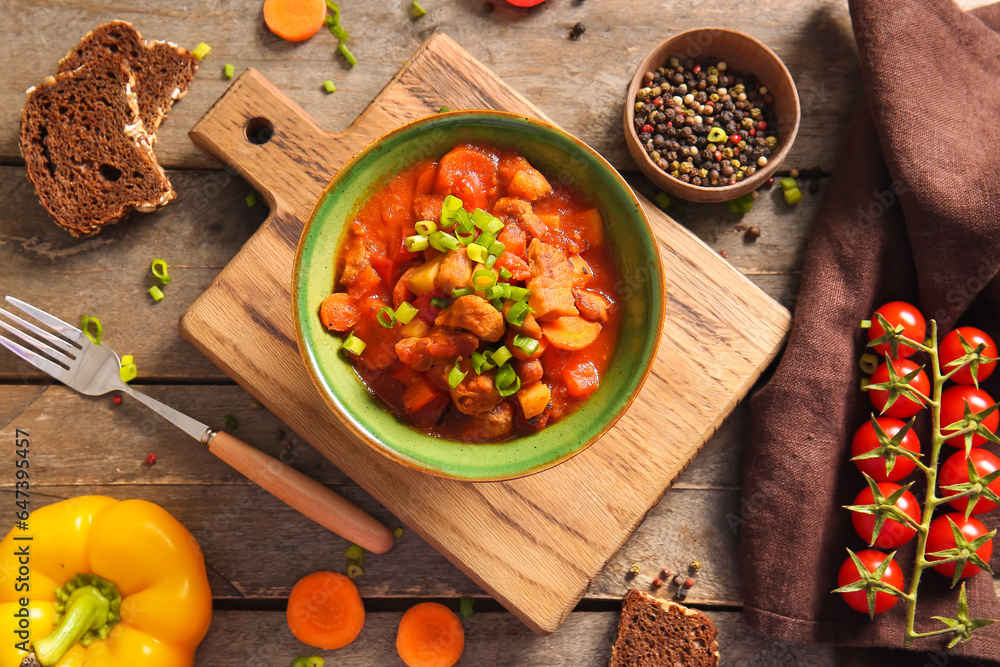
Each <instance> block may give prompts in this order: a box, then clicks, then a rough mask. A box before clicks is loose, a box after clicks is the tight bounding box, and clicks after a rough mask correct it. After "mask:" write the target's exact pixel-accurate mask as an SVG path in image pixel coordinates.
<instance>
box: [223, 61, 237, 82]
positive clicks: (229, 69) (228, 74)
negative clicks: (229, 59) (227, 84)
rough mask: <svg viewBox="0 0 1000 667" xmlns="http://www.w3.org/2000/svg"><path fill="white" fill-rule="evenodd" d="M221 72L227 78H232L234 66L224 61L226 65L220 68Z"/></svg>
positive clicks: (234, 72)
mask: <svg viewBox="0 0 1000 667" xmlns="http://www.w3.org/2000/svg"><path fill="white" fill-rule="evenodd" d="M222 73H223V74H224V75H225V77H226V78H227V79H232V78H233V75H234V74H236V68H235V67H233V66H232V65H230V64H229V63H226V66H225V67H223V68H222Z"/></svg>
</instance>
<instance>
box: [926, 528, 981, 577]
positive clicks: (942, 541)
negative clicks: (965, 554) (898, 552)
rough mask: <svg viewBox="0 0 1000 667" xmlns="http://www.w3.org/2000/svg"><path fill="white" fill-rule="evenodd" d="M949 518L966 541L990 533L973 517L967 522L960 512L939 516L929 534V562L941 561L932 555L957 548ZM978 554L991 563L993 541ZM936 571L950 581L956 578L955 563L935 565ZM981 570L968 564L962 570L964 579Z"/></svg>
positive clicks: (979, 550) (978, 551)
mask: <svg viewBox="0 0 1000 667" xmlns="http://www.w3.org/2000/svg"><path fill="white" fill-rule="evenodd" d="M949 517H950V518H951V520H952V521H954V522H955V525H956V526H958V528H959V530H961V531H962V535H963V536H965V539H966V540H968V541H969V542H971V541H972V540H974V539H976V538H977V537H982V536H983V535H985V534H986V533H988V532H990V531H988V530H986V526H984V525H983V523H982V522H981V521H980V520H979V519H977V518H976V517H973V516H970V517H969V518H968V520H966V518H965V516H964V515H962V514H959V513H958V512H953V513H951V514H944V515H942V516H939V517H938V518H936V519H934V520H933V521H931V527H930V531H928V533H927V547H926V550H927V560H929V561H935V560H941V559H940V558H934V557H933V556H931V555H930V554H932V553H935V552H938V551H946V550H948V549H954V548H955V536H954V535H952V533H951V524H949V523H948V518H949ZM976 553H977V554H978V555H979V557H980V558H982V559H983V561H984V562H986V563H989V562H990V556H992V555H993V540H989V541H988V542H986V544H984V545H983V546H981V547H979V549H978V550H977V551H976ZM934 569H935V570H937V571H938V572H939V573H941V574H943V575H944V576H946V577H948V578H949V579H951V578H952V577H953V576H955V563H953V562H952V563H944V564H942V565H935V566H934ZM980 569H981V568H980V567H979V566H978V565H973V564H972V563H966V564H965V567H964V568H963V569H962V578H963V579H968V578H969V577H971V576H972V575H974V574H976V573H978V572H979V571H980Z"/></svg>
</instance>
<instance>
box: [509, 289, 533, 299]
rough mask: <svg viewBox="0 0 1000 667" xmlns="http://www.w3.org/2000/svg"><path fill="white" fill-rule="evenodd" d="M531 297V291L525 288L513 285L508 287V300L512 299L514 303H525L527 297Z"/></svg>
mask: <svg viewBox="0 0 1000 667" xmlns="http://www.w3.org/2000/svg"><path fill="white" fill-rule="evenodd" d="M529 296H531V290H530V289H527V288H526V287H517V286H515V285H511V286H510V296H508V297H507V298H508V299H513V300H514V301H527V300H528V297H529Z"/></svg>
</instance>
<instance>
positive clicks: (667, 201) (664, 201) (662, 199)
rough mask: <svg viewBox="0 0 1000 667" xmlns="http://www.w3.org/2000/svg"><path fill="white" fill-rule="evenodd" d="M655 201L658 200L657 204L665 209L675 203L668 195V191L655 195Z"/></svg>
mask: <svg viewBox="0 0 1000 667" xmlns="http://www.w3.org/2000/svg"><path fill="white" fill-rule="evenodd" d="M653 201H654V202H656V205H657V206H659V207H660V208H662V209H663V210H664V211H665V210H667V209H668V208H670V205H671V204H673V203H674V200H673V199H671V198H670V195H668V194H667V193H666V192H660V193H658V194H657V195H656V196H655V197H653Z"/></svg>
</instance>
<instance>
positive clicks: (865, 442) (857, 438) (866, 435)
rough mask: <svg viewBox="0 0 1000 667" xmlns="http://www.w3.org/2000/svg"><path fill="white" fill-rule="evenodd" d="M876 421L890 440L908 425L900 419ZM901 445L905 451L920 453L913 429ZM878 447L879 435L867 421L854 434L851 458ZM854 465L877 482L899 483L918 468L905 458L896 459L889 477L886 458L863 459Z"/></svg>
mask: <svg viewBox="0 0 1000 667" xmlns="http://www.w3.org/2000/svg"><path fill="white" fill-rule="evenodd" d="M875 421H877V422H878V425H879V426H880V427H882V430H883V431H885V434H886V435H887V436H889V437H890V438H894V437H895V436H896V434H897V433H899V431H900V429H902V428H903V427H904V426H905V425H906V424H905V423H904V422H902V421H900V420H899V419H893V418H892V417H878V418H876V420H875ZM900 445H901V446H902V447H903V449H908V450H910V451H911V452H914V453H915V454H919V453H920V440H919V439H918V438H917V434H916V433H915V432H914V431H913V429H910V430H909V431H907V432H906V435H905V436H903V441H902V442H901V443H900ZM878 447H879V442H878V435H877V434H876V433H875V428H874V427H873V426H872V423H871V421H866V422H865V423H864V424H862V425H861V428H859V429H858V430H857V432H856V433H855V434H854V439H853V440H852V441H851V456H852V457H855V456H861V455H862V454H865V453H867V452H870V451H872V450H873V449H877V448H878ZM854 465H856V466H857V467H858V470H860V471H861V472H863V473H865V474H867V475H868V476H869V477H871V478H872V479H874V480H875V481H876V482H895V481H898V480H900V479H903V478H904V477H906V476H907V475H909V474H910V473H911V472H913V469H914V468H915V467H916V466H917V464H916V463H914V462H913V461H911V460H910V459H908V458H906V457H905V456H897V457H896V463H895V464H893V466H892V470H891V471H889V474H888V475H886V474H885V457H882V456H876V457H875V458H871V459H861V460H860V461H855V462H854Z"/></svg>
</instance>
